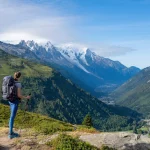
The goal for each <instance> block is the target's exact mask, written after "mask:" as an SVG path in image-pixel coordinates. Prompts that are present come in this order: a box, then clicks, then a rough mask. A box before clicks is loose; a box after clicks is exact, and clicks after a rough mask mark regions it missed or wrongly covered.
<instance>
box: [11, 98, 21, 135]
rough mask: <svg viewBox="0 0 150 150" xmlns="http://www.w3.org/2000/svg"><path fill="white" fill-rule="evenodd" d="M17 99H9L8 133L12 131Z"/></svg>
mask: <svg viewBox="0 0 150 150" xmlns="http://www.w3.org/2000/svg"><path fill="white" fill-rule="evenodd" d="M18 104H19V101H18V100H16V101H14V102H10V101H9V105H10V112H11V113H10V120H9V134H12V133H13V126H14V120H15V117H16V114H17V110H18Z"/></svg>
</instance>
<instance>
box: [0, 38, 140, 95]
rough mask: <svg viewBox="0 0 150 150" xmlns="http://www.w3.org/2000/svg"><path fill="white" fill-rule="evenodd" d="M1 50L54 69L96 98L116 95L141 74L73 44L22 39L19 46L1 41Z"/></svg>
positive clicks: (135, 68)
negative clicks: (119, 87)
mask: <svg viewBox="0 0 150 150" xmlns="http://www.w3.org/2000/svg"><path fill="white" fill-rule="evenodd" d="M0 48H1V49H3V50H4V51H5V52H7V53H9V54H13V55H16V56H19V57H23V58H26V59H30V60H34V61H37V62H40V63H45V64H47V65H49V66H52V67H53V68H55V69H56V70H58V71H59V72H61V73H62V75H63V76H65V77H66V78H68V79H70V80H71V81H72V82H74V83H75V84H76V85H78V86H79V87H81V88H83V89H85V90H86V91H88V92H89V93H91V94H92V95H94V96H96V97H101V96H103V95H106V94H107V93H110V92H112V91H113V90H114V89H116V88H117V87H118V86H120V85H121V84H123V83H124V82H125V81H127V80H128V79H129V78H131V77H132V76H134V75H136V74H137V73H138V72H139V71H140V69H139V68H137V67H134V66H132V67H130V68H127V67H126V66H124V65H123V64H121V63H120V62H118V61H112V60H110V59H108V58H104V57H101V56H99V55H97V54H96V53H95V52H92V51H91V50H90V49H89V48H86V47H81V46H76V45H73V44H64V45H61V46H54V45H53V44H52V43H51V42H47V43H46V44H38V43H36V42H34V41H24V40H22V41H21V42H20V43H19V44H17V45H12V44H7V43H3V42H0Z"/></svg>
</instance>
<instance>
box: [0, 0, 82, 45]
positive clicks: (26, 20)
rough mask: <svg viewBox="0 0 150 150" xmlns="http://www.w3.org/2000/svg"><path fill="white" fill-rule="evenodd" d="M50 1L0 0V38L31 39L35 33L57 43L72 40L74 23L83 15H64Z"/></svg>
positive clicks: (40, 37)
mask: <svg viewBox="0 0 150 150" xmlns="http://www.w3.org/2000/svg"><path fill="white" fill-rule="evenodd" d="M51 4H52V3H49V5H48V6H47V5H44V4H43V5H38V4H35V3H34V5H33V4H31V3H20V2H19V1H17V0H14V1H13V3H12V1H10V0H6V1H3V0H2V1H0V19H1V20H2V21H1V22H0V40H20V39H23V38H28V39H31V38H33V36H34V37H37V38H38V37H39V39H48V40H53V41H57V42H64V41H67V40H69V39H70V40H73V38H74V33H75V32H74V31H73V30H72V25H73V24H74V21H75V20H76V21H77V20H79V19H80V18H79V17H77V16H69V15H68V16H63V15H62V14H60V12H59V10H58V11H57V9H56V8H54V6H53V5H51ZM19 34H20V35H19ZM13 35H14V36H13Z"/></svg>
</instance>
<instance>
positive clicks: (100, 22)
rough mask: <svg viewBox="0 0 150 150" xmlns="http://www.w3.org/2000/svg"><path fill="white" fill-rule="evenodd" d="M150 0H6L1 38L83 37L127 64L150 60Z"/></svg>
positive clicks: (0, 5)
mask: <svg viewBox="0 0 150 150" xmlns="http://www.w3.org/2000/svg"><path fill="white" fill-rule="evenodd" d="M149 14H150V0H32V1H31V0H0V19H1V20H3V21H2V22H0V40H2V41H11V42H18V41H19V40H21V39H25V40H28V39H29V40H31V39H33V40H36V41H38V42H43V41H46V40H50V41H51V42H52V43H55V44H60V43H69V42H73V43H78V44H82V45H85V46H88V47H90V48H91V49H92V50H93V51H95V52H96V53H98V54H99V55H101V56H104V57H108V58H111V59H113V60H119V61H120V62H122V63H123V64H125V65H126V66H132V65H135V66H137V67H140V68H145V67H147V66H149V60H150V17H149Z"/></svg>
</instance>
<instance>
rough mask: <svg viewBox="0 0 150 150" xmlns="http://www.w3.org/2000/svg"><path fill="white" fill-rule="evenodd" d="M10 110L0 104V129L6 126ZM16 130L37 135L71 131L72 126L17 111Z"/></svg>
mask: <svg viewBox="0 0 150 150" xmlns="http://www.w3.org/2000/svg"><path fill="white" fill-rule="evenodd" d="M9 117H10V109H9V107H8V106H5V105H3V104H0V127H3V126H8V121H9ZM15 127H16V128H21V129H24V128H30V129H33V130H35V131H36V132H39V133H44V134H51V133H55V132H57V131H72V130H73V126H72V125H71V124H69V123H64V122H62V121H58V120H56V119H53V118H49V117H46V116H42V115H39V114H35V113H29V112H24V111H21V110H19V111H18V113H17V117H16V119H15Z"/></svg>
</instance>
